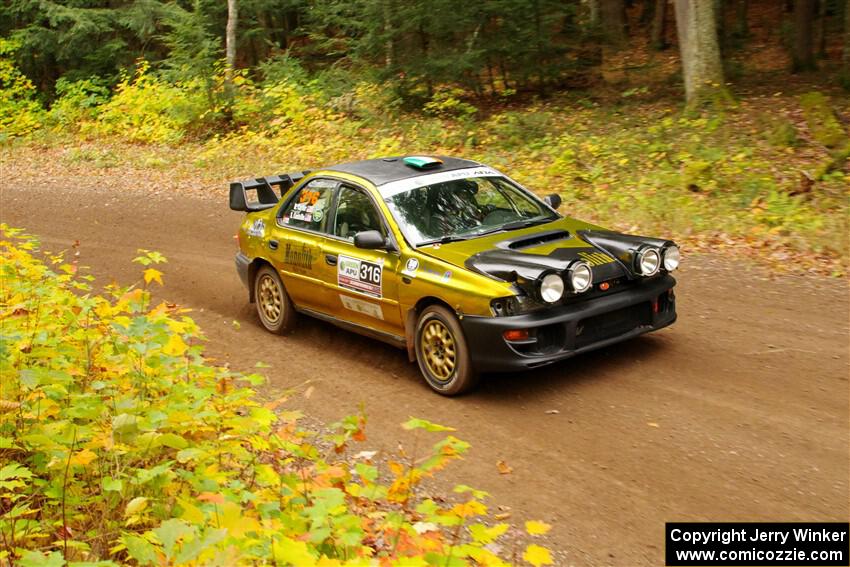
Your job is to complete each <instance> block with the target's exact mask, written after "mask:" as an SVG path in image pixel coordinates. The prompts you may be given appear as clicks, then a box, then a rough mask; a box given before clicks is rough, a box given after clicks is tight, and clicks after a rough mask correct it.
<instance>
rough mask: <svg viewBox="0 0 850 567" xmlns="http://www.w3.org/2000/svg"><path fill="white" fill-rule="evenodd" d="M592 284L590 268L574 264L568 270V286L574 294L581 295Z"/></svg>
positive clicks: (578, 263) (584, 264)
mask: <svg viewBox="0 0 850 567" xmlns="http://www.w3.org/2000/svg"><path fill="white" fill-rule="evenodd" d="M592 284H593V272H591V271H590V266H588V265H587V264H586V263H584V262H576V263H575V264H573V265H572V267H571V268H570V285H572V287H573V292H574V293H581V292H583V291H587V290H588V289H590V286H591V285H592Z"/></svg>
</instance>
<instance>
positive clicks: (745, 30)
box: [735, 0, 750, 38]
mask: <svg viewBox="0 0 850 567" xmlns="http://www.w3.org/2000/svg"><path fill="white" fill-rule="evenodd" d="M749 8H750V2H749V0H738V5H737V6H736V10H735V35H736V36H737V37H739V38H745V37H747V36H748V35H750V26H749V23H748V22H747V12H749Z"/></svg>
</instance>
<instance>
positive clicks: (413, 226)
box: [386, 175, 558, 246]
mask: <svg viewBox="0 0 850 567" xmlns="http://www.w3.org/2000/svg"><path fill="white" fill-rule="evenodd" d="M386 203H387V205H388V206H389V208H390V211H392V213H393V216H394V217H395V219H396V222H397V223H398V225H399V227H400V228H401V231H402V232H403V233H404V236H405V237H406V238H407V240H408V242H410V244H411V245H413V246H421V245H423V244H432V243H435V242H451V241H453V240H466V239H468V238H474V237H476V236H480V235H482V234H488V233H491V232H497V231H500V230H513V229H516V228H523V227H525V226H531V225H533V224H538V223H543V222H549V221H552V220H555V219H557V218H558V215H557V214H555V213H553V212H552V211H551V210H549V209H548V208H546V207H545V206H544V205H543V204H542V203H540V202H539V201H538V200H537V199H536V198H534V197H532V196H530V195H528V194H527V193H526V192H525V191H523V190H521V189H520V188H519V187H517V186H515V185H514V184H513V183H511V182H510V181H508V180H507V179H506V178H505V177H501V176H495V175H494V176H482V177H466V178H464V179H452V180H448V181H444V182H441V183H434V184H432V185H424V186H422V187H415V188H411V189H409V190H407V191H402V192H399V193H397V194H395V195H392V196H390V197H387V199H386Z"/></svg>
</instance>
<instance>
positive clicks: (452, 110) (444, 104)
mask: <svg viewBox="0 0 850 567" xmlns="http://www.w3.org/2000/svg"><path fill="white" fill-rule="evenodd" d="M463 97H464V91H463V90H462V89H456V88H455V89H450V88H444V89H439V90H438V91H437V92H436V93H434V96H432V97H431V100H429V101H428V102H426V103H425V106H424V107H423V108H424V110H425V112H427V113H429V114H433V115H434V116H442V117H446V118H461V119H469V118H472V117H473V116H475V114H476V113H477V112H478V109H477V108H475V106H474V105H472V104H470V103H468V102H464V100H463Z"/></svg>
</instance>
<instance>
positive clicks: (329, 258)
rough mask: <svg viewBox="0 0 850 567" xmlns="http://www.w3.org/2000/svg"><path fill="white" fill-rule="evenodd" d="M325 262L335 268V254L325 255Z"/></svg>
mask: <svg viewBox="0 0 850 567" xmlns="http://www.w3.org/2000/svg"><path fill="white" fill-rule="evenodd" d="M325 262H327V263H328V264H329V265H331V266H336V255H335V254H325Z"/></svg>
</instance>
